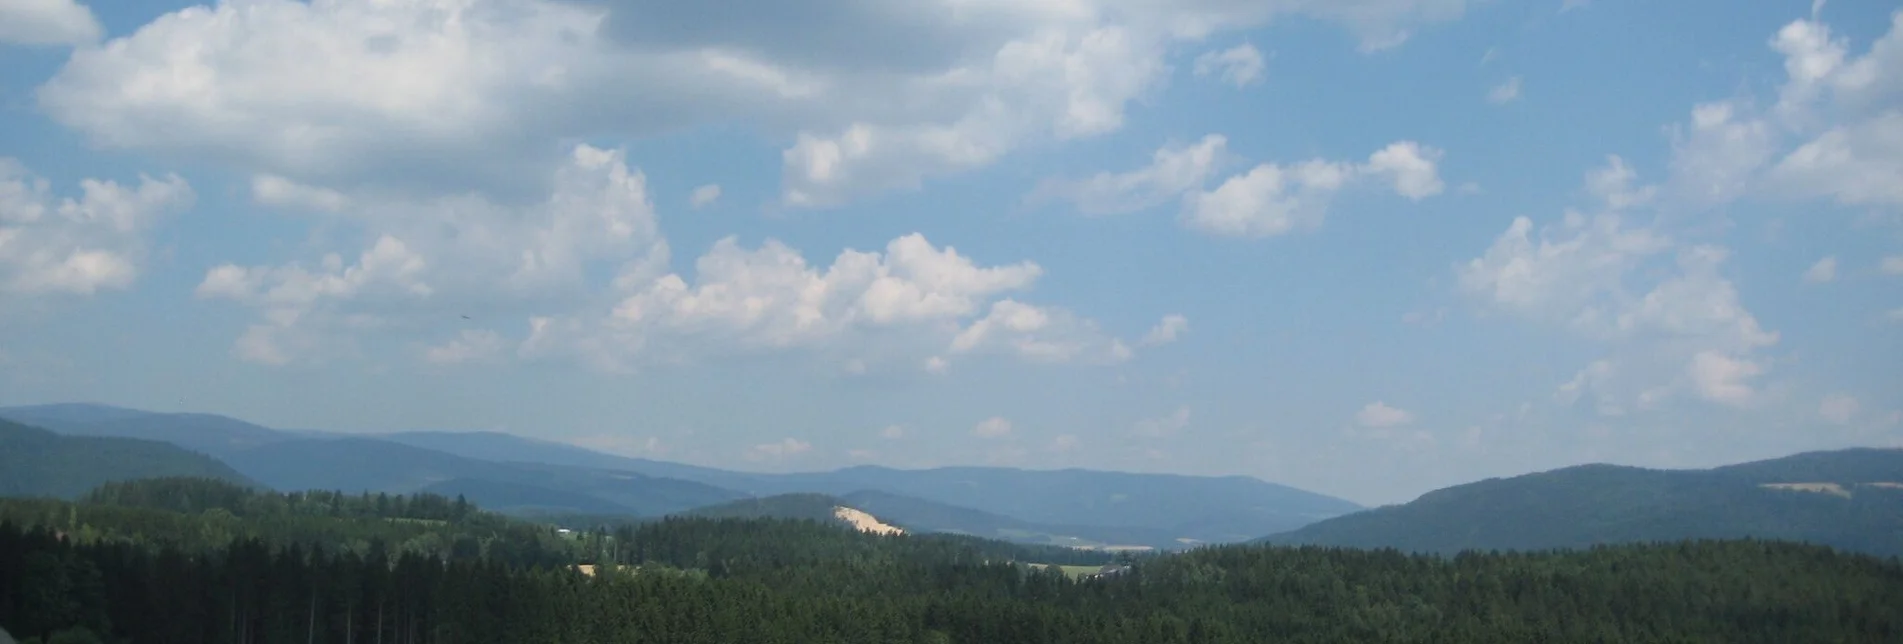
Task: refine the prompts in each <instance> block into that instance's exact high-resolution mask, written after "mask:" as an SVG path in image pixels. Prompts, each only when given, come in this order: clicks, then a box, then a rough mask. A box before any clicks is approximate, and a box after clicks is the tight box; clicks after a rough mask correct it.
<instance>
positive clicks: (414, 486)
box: [225, 437, 746, 515]
mask: <svg viewBox="0 0 1903 644" xmlns="http://www.w3.org/2000/svg"><path fill="white" fill-rule="evenodd" d="M225 458H226V460H227V462H229V463H231V465H232V467H234V468H236V469H237V470H238V471H240V472H244V473H245V474H247V475H250V476H252V477H253V478H256V479H257V480H258V481H260V482H262V483H264V484H266V485H269V486H271V487H273V488H277V489H280V490H304V489H320V490H343V491H356V490H372V491H378V492H393V493H409V492H418V491H434V492H438V493H443V494H449V493H451V492H452V491H454V493H460V494H463V495H465V496H467V497H468V498H469V500H470V501H473V502H476V503H478V504H480V505H483V506H486V507H494V508H497V509H498V510H503V509H509V510H525V509H533V510H537V511H565V512H574V513H585V514H600V513H605V512H624V513H628V514H635V515H661V514H668V513H673V512H680V511H684V510H688V509H692V508H697V507H703V506H707V505H711V504H714V503H721V502H725V501H731V500H735V499H739V498H744V497H745V496H746V495H744V494H741V493H738V492H734V491H731V490H726V489H722V488H717V487H714V486H711V485H706V484H703V483H696V482H693V481H683V480H680V479H669V478H661V477H652V476H646V475H642V474H636V473H632V472H617V471H607V470H590V469H582V468H570V467H557V466H552V465H541V464H535V463H497V462H492V461H481V460H476V459H471V458H463V457H461V456H455V455H452V454H446V453H443V452H439V451H435V450H429V449H424V448H421V447H412V446H409V445H403V444H399V443H394V442H390V441H386V440H380V439H376V438H359V437H351V438H308V439H299V440H291V441H283V442H277V443H271V444H269V445H263V446H260V447H255V448H251V449H245V450H238V451H235V452H232V453H230V454H228V455H226V456H225Z"/></svg>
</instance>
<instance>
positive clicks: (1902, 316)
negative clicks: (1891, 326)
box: [1883, 308, 1903, 324]
mask: <svg viewBox="0 0 1903 644" xmlns="http://www.w3.org/2000/svg"><path fill="white" fill-rule="evenodd" d="M1883 318H1884V319H1886V320H1889V321H1891V322H1895V323H1898V324H1903V308H1895V309H1890V310H1889V311H1888V312H1886V313H1884V314H1883Z"/></svg>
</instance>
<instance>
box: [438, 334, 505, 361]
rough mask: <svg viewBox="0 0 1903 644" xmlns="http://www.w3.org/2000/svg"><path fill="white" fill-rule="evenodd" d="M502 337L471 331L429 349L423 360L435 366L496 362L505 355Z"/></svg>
mask: <svg viewBox="0 0 1903 644" xmlns="http://www.w3.org/2000/svg"><path fill="white" fill-rule="evenodd" d="M503 351H504V343H503V339H502V335H501V334H498V333H496V332H494V331H490V330H487V329H471V330H466V331H463V332H462V333H460V334H457V336H456V337H455V338H451V339H450V340H449V341H447V342H444V343H442V344H439V345H436V346H432V347H429V348H428V349H425V350H424V352H423V359H424V360H427V361H429V362H432V363H435V364H463V363H469V362H484V361H489V360H494V359H496V358H498V357H501V356H502V355H503Z"/></svg>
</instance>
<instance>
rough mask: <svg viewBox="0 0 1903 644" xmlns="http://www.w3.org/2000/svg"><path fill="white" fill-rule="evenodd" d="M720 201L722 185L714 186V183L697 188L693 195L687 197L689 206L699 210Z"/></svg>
mask: <svg viewBox="0 0 1903 644" xmlns="http://www.w3.org/2000/svg"><path fill="white" fill-rule="evenodd" d="M719 200H720V185H719V184H713V183H710V184H707V185H704V186H701V187H699V188H695V189H694V192H693V194H691V195H688V197H687V202H688V204H689V205H692V206H693V207H694V208H695V209H697V210H698V209H701V208H706V207H708V206H711V205H713V204H714V202H715V201H719Z"/></svg>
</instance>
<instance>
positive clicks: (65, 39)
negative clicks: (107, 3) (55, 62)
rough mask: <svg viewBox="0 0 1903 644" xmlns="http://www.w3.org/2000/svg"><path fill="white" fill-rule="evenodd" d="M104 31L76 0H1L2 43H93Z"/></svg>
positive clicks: (0, 34)
mask: <svg viewBox="0 0 1903 644" xmlns="http://www.w3.org/2000/svg"><path fill="white" fill-rule="evenodd" d="M104 33H105V30H104V29H101V28H100V26H99V21H98V20H95V19H94V18H93V12H92V10H91V9H88V8H86V5H83V4H80V3H78V2H76V1H75V0H0V45H90V44H93V43H95V42H98V41H99V38H100V36H102V35H104Z"/></svg>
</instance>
